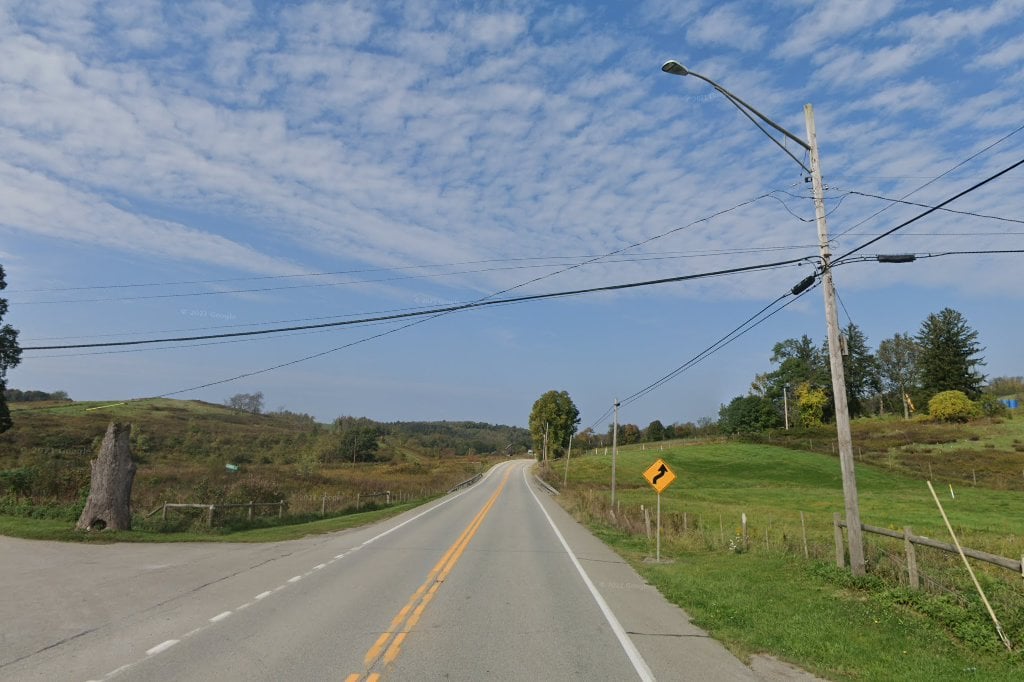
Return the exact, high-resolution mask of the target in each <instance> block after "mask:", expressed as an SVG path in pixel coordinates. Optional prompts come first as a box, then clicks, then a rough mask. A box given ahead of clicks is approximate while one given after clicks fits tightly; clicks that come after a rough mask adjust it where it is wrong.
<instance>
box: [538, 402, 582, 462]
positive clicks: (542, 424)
mask: <svg viewBox="0 0 1024 682" xmlns="http://www.w3.org/2000/svg"><path fill="white" fill-rule="evenodd" d="M579 423H580V411H579V410H578V409H576V405H575V403H573V401H572V398H570V397H569V393H568V392H566V391H554V390H552V391H548V392H547V393H545V394H543V395H542V396H541V397H539V398H537V400H536V401H535V402H534V403H533V409H532V410H530V435H531V436H532V438H533V450H534V452H536V453H538V454H539V453H540V452H541V450H542V449H543V447H544V431H545V429H547V432H548V454H549V456H551V457H557V456H558V455H560V454H561V453H562V452H564V451H565V449H566V448H567V447H569V437H570V436H572V434H573V433H575V432H576V427H577V426H578V425H579Z"/></svg>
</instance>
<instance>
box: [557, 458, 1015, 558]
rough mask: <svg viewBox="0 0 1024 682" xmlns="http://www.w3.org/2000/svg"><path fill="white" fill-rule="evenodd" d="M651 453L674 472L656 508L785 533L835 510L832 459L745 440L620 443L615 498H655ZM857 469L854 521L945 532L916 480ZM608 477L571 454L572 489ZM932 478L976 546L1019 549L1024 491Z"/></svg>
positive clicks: (819, 523)
mask: <svg viewBox="0 0 1024 682" xmlns="http://www.w3.org/2000/svg"><path fill="white" fill-rule="evenodd" d="M659 457H661V458H663V459H664V460H665V461H666V462H667V463H668V465H669V466H670V467H671V468H672V470H673V471H674V472H675V474H676V475H677V476H678V479H677V480H676V481H675V483H673V484H672V486H671V487H670V488H669V489H668V490H667V491H666V492H665V494H664V495H662V509H663V511H664V512H665V513H682V512H683V511H686V512H688V514H689V515H690V516H691V517H696V516H700V517H701V518H700V521H701V522H702V523H704V524H705V525H708V526H714V527H715V528H716V529H717V527H718V519H719V515H722V517H723V519H724V524H725V528H726V532H727V533H728V532H730V531H731V530H734V529H735V527H736V526H737V525H738V524H739V522H740V515H741V514H744V513H745V514H746V515H747V518H748V519H749V521H750V524H751V526H752V527H755V528H759V529H760V528H764V527H766V526H767V525H769V524H772V525H774V526H775V527H776V528H779V529H781V528H783V527H787V528H789V529H790V531H791V534H792V532H795V531H799V523H800V517H799V514H800V512H801V511H803V512H805V519H806V521H807V522H808V523H810V524H811V525H812V527H813V528H816V529H818V530H819V531H820V530H821V529H825V530H826V531H827V533H828V534H829V536H830V534H831V524H832V513H833V512H836V511H839V512H841V511H843V492H842V479H841V474H840V470H839V460H838V458H836V457H832V456H828V455H821V454H813V453H807V452H800V451H795V450H788V449H784V448H779V447H774V446H768V445H754V444H746V443H727V444H707V445H689V446H686V447H669V448H667V449H665V450H664V451H660V450H654V449H652V450H648V451H646V452H644V451H640V450H639V449H638V448H637V447H636V446H631V447H629V448H625V449H623V450H621V451H620V453H619V460H618V463H617V484H618V491H619V497H620V499H621V503H622V504H623V505H627V506H629V507H639V505H640V504H646V505H652V504H653V503H654V502H655V500H656V496H655V494H654V491H653V490H651V488H650V487H649V486H648V485H647V482H646V481H645V480H644V479H643V477H642V474H643V471H644V470H645V469H646V468H647V467H648V466H650V464H651V463H653V462H654V461H655V460H656V459H657V458H659ZM558 464H560V463H558ZM856 474H857V487H858V492H859V498H860V508H861V520H862V522H864V523H867V524H871V525H875V526H884V527H890V528H894V529H902V528H903V526H907V525H909V526H912V527H913V529H914V531H915V532H917V533H919V534H923V535H928V536H929V537H935V538H941V539H948V532H947V531H946V529H945V526H944V525H943V522H942V518H941V516H940V515H939V513H938V510H937V508H936V506H935V502H934V501H933V500H932V497H931V494H930V493H929V492H928V488H927V485H926V484H925V482H924V481H922V480H920V479H918V478H911V477H908V476H903V475H899V474H892V473H890V472H889V471H888V470H887V469H885V468H884V467H878V466H870V465H865V464H863V463H858V465H857V467H856ZM557 478H559V479H560V478H561V476H558V477H557ZM609 481H610V465H609V458H604V457H600V456H597V457H595V456H589V457H584V458H580V459H577V460H573V461H572V462H570V480H569V489H570V491H571V490H572V489H574V488H584V489H585V488H591V487H595V486H608V484H609ZM934 484H935V486H936V489H937V491H938V492H939V493H940V495H941V496H942V497H941V498H940V499H941V500H942V502H943V504H944V506H945V507H946V512H947V514H948V515H949V517H950V519H951V521H952V522H953V524H954V528H956V529H957V530H958V532H963V533H964V534H965V536H966V537H967V538H970V539H971V540H974V541H977V542H978V543H979V544H980V545H981V546H977V547H975V548H976V549H984V550H987V551H992V552H996V553H998V551H999V550H1004V551H1006V552H1009V554H1007V556H1011V557H1012V556H1017V554H1014V553H1013V552H1014V551H1016V552H1017V553H1018V554H1019V553H1020V551H1021V549H1024V547H1022V544H1024V543H1022V537H1024V494H1022V493H1020V492H1017V491H1010V490H991V489H986V488H980V487H978V488H974V487H970V486H965V485H962V484H961V483H960V482H959V481H957V482H956V483H954V484H953V490H954V494H955V499H953V498H951V497H950V493H949V488H948V487H947V485H946V484H945V482H944V481H942V480H937V481H935V482H934ZM971 546H973V545H971Z"/></svg>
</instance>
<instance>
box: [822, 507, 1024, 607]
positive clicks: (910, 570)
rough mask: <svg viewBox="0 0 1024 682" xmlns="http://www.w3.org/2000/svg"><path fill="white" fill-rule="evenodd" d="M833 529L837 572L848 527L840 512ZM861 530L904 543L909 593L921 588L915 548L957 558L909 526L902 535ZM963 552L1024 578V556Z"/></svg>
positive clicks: (843, 564) (841, 564)
mask: <svg viewBox="0 0 1024 682" xmlns="http://www.w3.org/2000/svg"><path fill="white" fill-rule="evenodd" d="M832 526H833V528H834V529H835V542H836V566H838V567H839V568H846V547H845V544H844V541H843V528H847V525H846V522H845V521H843V520H842V516H841V515H840V513H839V512H835V515H834V516H833V522H832ZM860 527H861V530H863V531H864V532H865V533H874V534H876V535H884V536H886V537H890V538H895V539H897V540H903V549H904V552H905V553H906V556H907V578H908V582H909V584H910V589H912V590H917V589H920V588H921V577H920V574H919V573H918V570H917V552H916V551H915V549H914V545H921V546H922V547H931V548H933V549H938V550H941V551H943V552H949V553H950V554H959V552H958V551H957V548H956V546H955V545H951V544H949V543H948V542H940V541H938V540H932V539H931V538H927V537H924V536H923V535H914V532H913V531H912V530H911V528H910V526H905V527H904V528H903V531H902V532H900V531H896V530H889V529H888V528H879V527H878V526H869V525H868V524H866V523H862V524H860ZM963 551H964V555H965V556H969V557H971V558H972V559H977V560H978V561H984V562H986V563H989V564H993V565H994V566H1000V567H1002V568H1005V569H1007V570H1010V571H1013V572H1015V573H1017V574H1018V575H1020V576H1022V577H1024V556H1022V557H1021V560H1020V561H1017V560H1016V559H1007V558H1006V557H1002V556H999V555H997V554H989V553H988V552H982V551H981V550H977V549H970V548H968V547H964V548H963Z"/></svg>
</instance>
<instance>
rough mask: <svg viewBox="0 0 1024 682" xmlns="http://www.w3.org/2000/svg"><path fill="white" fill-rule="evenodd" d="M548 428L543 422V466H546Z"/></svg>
mask: <svg viewBox="0 0 1024 682" xmlns="http://www.w3.org/2000/svg"><path fill="white" fill-rule="evenodd" d="M548 426H549V424H548V423H547V422H544V448H543V450H542V452H543V453H544V463H545V464H547V462H548Z"/></svg>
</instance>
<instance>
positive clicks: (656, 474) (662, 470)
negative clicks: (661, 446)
mask: <svg viewBox="0 0 1024 682" xmlns="http://www.w3.org/2000/svg"><path fill="white" fill-rule="evenodd" d="M644 478H645V479H647V482H648V483H650V484H651V487H652V488H654V490H655V492H657V493H658V533H657V540H656V541H655V547H656V549H655V555H654V561H655V562H656V563H660V562H661V494H662V493H663V492H664V491H665V489H666V488H668V487H669V486H670V485H672V481H674V480H676V475H675V473H673V472H672V470H671V469H669V468H668V465H667V464H665V462H664V460H661V459H659V460H658V461H657V462H655V463H654V464H652V465H651V466H649V467H648V468H647V471H645V472H644Z"/></svg>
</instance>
